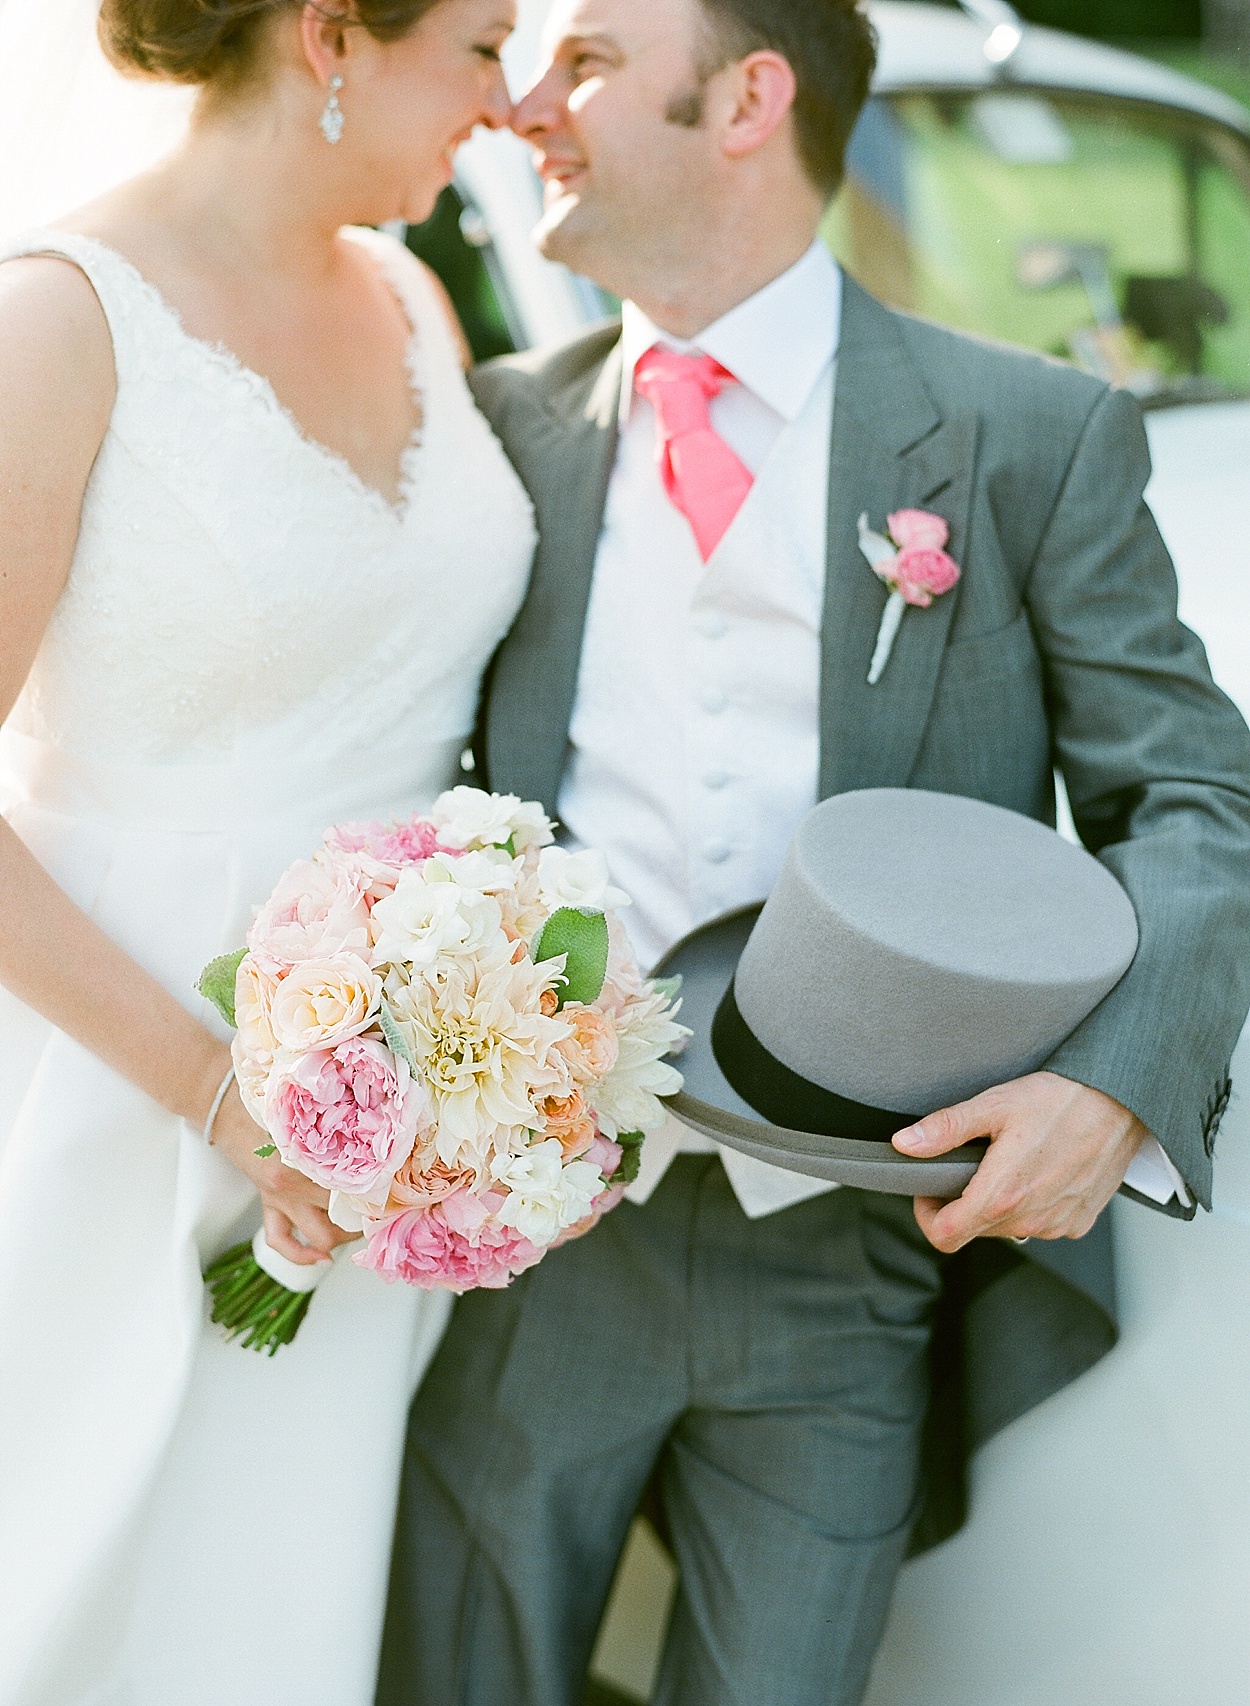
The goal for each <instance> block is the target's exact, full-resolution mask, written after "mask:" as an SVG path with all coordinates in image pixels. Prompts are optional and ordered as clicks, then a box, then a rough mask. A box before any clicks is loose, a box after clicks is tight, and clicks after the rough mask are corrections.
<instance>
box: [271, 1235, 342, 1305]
mask: <svg viewBox="0 0 1250 1706" xmlns="http://www.w3.org/2000/svg"><path fill="white" fill-rule="evenodd" d="M252 1255H253V1256H254V1257H255V1258H256V1266H257V1267H258V1268H261V1269H263V1270H264V1272H265V1273H267V1274H268V1275H269V1277H270V1279H271V1280H277V1282H278V1284H279V1285H281V1286H285V1287H286V1289H287V1290H288V1291H297V1292H299V1293H300V1295H301V1296H303V1295H304V1294H305V1293H307V1292H310V1291H316V1289H317V1287H318V1286H319V1285H320V1284H321V1282H322V1280H323V1279H324V1278H325V1277H326V1275H327V1274H328V1273H329V1272H330V1269H331V1268H332V1267H333V1266H334V1264H333V1262H318V1263H317V1265H316V1266H315V1267H309V1268H305V1267H301V1266H300V1265H299V1263H298V1262H289V1261H288V1260H287V1258H286V1257H285V1256H280V1255H279V1254H278V1252H277V1251H276V1250H271V1249H270V1248H269V1245H268V1244H267V1243H266V1241H265V1230H264V1228H263V1227H262V1228H261V1230H260V1231H259V1232H258V1233H257V1234H256V1236H255V1238H253V1239H252Z"/></svg>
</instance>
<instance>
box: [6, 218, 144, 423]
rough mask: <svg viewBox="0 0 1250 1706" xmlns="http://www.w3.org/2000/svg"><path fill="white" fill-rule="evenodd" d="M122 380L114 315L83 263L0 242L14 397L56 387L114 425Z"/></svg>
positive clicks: (11, 393) (8, 371)
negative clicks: (115, 346) (111, 419)
mask: <svg viewBox="0 0 1250 1706" xmlns="http://www.w3.org/2000/svg"><path fill="white" fill-rule="evenodd" d="M48 241H49V243H52V242H53V241H54V236H53V234H52V233H49V235H48ZM116 383H117V382H116V374H115V371H114V363H113V340H112V333H111V331H110V328H109V322H108V318H107V315H106V313H105V310H104V307H103V305H102V304H101V301H100V298H99V296H98V295H97V294H96V290H95V287H94V285H93V284H92V282H91V280H90V278H89V277H88V276H87V274H86V273H85V272H84V271H83V269H82V268H81V266H79V265H78V264H77V263H76V261H75V260H74V259H73V258H72V257H71V256H70V255H68V254H65V253H62V252H59V249H57V248H53V249H41V248H39V247H37V246H35V247H24V248H20V249H18V250H17V251H16V252H8V251H6V250H5V249H2V248H0V386H2V387H3V390H4V392H5V393H7V395H8V397H9V398H10V399H12V398H14V397H15V396H20V395H22V394H23V393H30V394H32V395H34V394H38V393H39V392H45V391H47V390H49V389H51V390H52V391H54V392H55V393H56V394H57V395H59V396H63V397H64V398H65V399H66V400H67V401H72V402H73V404H74V405H75V407H76V408H78V409H83V408H86V409H87V411H88V417H89V418H91V417H96V416H98V417H99V418H100V419H101V420H102V422H103V424H104V425H107V421H108V415H109V411H110V410H111V408H112V405H113V399H114V395H115V392H116ZM93 405H94V407H93ZM101 430H103V428H102V429H101Z"/></svg>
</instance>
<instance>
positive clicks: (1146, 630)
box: [472, 279, 1250, 1542]
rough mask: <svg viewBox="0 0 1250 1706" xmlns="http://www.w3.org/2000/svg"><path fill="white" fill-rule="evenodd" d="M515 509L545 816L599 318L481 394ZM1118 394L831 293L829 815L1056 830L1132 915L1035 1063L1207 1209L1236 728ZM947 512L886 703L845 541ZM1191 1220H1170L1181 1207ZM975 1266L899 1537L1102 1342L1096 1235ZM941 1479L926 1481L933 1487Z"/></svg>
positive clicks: (571, 661) (601, 409) (573, 651)
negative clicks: (1105, 970) (982, 815)
mask: <svg viewBox="0 0 1250 1706" xmlns="http://www.w3.org/2000/svg"><path fill="white" fill-rule="evenodd" d="M472 383H473V387H474V391H475V393H476V395H477V398H478V401H479V403H480V404H481V406H482V408H483V409H484V411H485V412H486V414H487V415H488V417H489V418H490V420H491V421H492V423H493V425H494V427H495V430H496V431H497V433H498V434H499V436H500V438H501V439H502V440H503V443H504V445H505V448H506V449H507V450H508V452H509V454H510V456H511V458H512V460H513V462H514V463H515V465H516V467H517V469H518V471H519V473H520V475H521V477H522V479H523V480H524V481H525V483H526V485H527V486H528V488H529V490H530V492H531V494H532V495H533V498H534V501H535V504H536V507H537V510H538V518H539V526H540V531H541V540H542V542H541V545H540V548H539V553H538V557H537V560H536V563H535V568H534V574H533V580H532V583H531V586H530V591H529V595H528V598H527V600H526V603H525V605H524V607H523V609H522V611H521V613H520V615H519V616H518V618H517V621H516V623H515V625H514V627H513V629H512V632H511V633H510V634H509V636H508V638H507V639H506V640H505V641H504V643H503V645H502V647H501V648H500V651H499V653H498V655H497V657H496V659H495V662H494V665H493V666H492V669H491V672H490V675H489V676H488V679H487V682H486V684H485V688H484V694H483V704H482V716H481V720H480V726H479V742H478V752H479V763H480V765H481V767H482V769H483V772H484V775H485V777H486V779H487V780H488V781H489V784H490V786H491V787H493V788H496V789H501V790H507V791H509V792H513V793H517V794H520V795H521V796H522V797H524V798H530V799H541V800H542V801H544V802H545V804H546V805H547V807H548V809H550V810H553V811H554V808H555V805H556V798H557V794H558V790H559V785H560V780H561V776H562V773H563V770H564V766H565V762H566V756H567V750H568V730H569V723H570V719H571V715H572V708H573V698H574V693H575V689H576V682H577V671H578V663H579V655H580V649H581V638H582V632H583V628H584V625H585V618H586V609H587V603H588V599H589V595H590V585H591V578H592V571H593V567H594V559H595V552H596V547H597V542H598V537H599V533H600V528H601V522H602V516H603V510H604V503H605V499H606V492H607V483H608V478H609V475H610V473H611V470H612V466H613V463H614V459H615V452H616V441H617V420H618V402H619V395H620V385H621V360H620V351H619V328H617V327H616V326H609V327H605V328H603V329H600V330H598V331H595V332H592V333H590V334H588V335H586V336H585V337H583V338H580V339H579V340H577V341H576V342H574V343H572V344H570V345H567V346H565V347H563V348H561V349H557V350H555V351H554V352H550V351H549V352H538V353H537V354H529V355H524V356H518V357H510V358H507V359H505V360H503V361H501V362H496V363H493V364H491V365H490V366H488V367H485V368H482V369H480V370H479V371H478V372H477V373H476V374H475V375H474V376H473V381H472ZM1149 471H1150V467H1149V452H1148V449H1147V444H1146V438H1145V433H1144V430H1143V427H1142V420H1141V414H1140V411H1139V409H1138V406H1137V404H1136V403H1135V402H1134V400H1133V399H1132V398H1131V397H1129V396H1128V395H1126V394H1125V393H1122V392H1115V391H1109V390H1108V389H1107V388H1106V387H1105V386H1103V385H1101V384H1099V383H1098V382H1097V381H1095V380H1093V379H1090V378H1087V377H1086V376H1084V375H1082V374H1080V373H1077V372H1074V371H1073V370H1072V369H1070V368H1067V367H1064V366H1061V365H1059V364H1058V363H1053V362H1048V361H1044V360H1042V359H1040V358H1037V357H1032V356H1029V355H1025V354H1021V353H1018V352H1016V351H1012V350H1007V349H1003V348H998V347H993V346H989V345H986V344H983V343H978V342H975V341H973V340H971V339H968V338H964V337H960V336H957V335H955V334H953V333H950V332H946V331H943V330H940V329H939V328H937V327H935V326H932V325H929V324H926V323H923V322H920V321H916V320H913V319H910V318H907V317H905V316H903V315H899V314H895V313H893V312H891V311H889V310H887V309H885V308H883V307H882V306H881V305H880V304H879V303H877V302H876V301H874V300H873V299H872V298H871V297H870V296H868V295H866V294H865V293H864V292H863V291H862V290H861V289H860V288H859V287H858V286H857V285H855V284H854V283H853V282H852V281H851V280H849V279H848V280H847V289H846V294H845V304H844V310H843V326H842V339H841V350H840V355H839V366H838V383H837V401H836V407H835V411H834V422H833V448H832V465H831V471H830V480H829V558H828V576H827V587H826V595H825V614H824V627H823V632H824V663H823V683H822V710H821V736H822V758H821V778H820V786H821V794H822V797H827V796H829V795H831V794H836V793H840V792H843V791H845V790H848V789H853V788H869V787H922V788H930V789H934V790H938V791H942V792H946V793H954V794H964V795H969V796H973V797H975V798H979V799H983V800H988V801H991V802H993V803H994V804H997V805H1001V806H1006V807H1009V808H1010V809H1012V810H1014V811H1019V812H1023V813H1025V814H1027V815H1028V816H1031V817H1035V818H1038V819H1041V820H1042V821H1044V822H1047V823H1051V824H1053V823H1054V821H1055V791H1054V770H1055V768H1056V767H1058V769H1059V770H1060V771H1061V772H1062V774H1063V777H1064V780H1065V782H1066V785H1067V790H1068V795H1069V798H1070V801H1071V805H1072V812H1073V816H1074V818H1075V821H1076V825H1077V829H1078V831H1079V833H1080V835H1081V837H1082V839H1083V841H1084V842H1085V844H1086V846H1087V847H1089V848H1090V849H1091V850H1092V851H1093V852H1094V853H1096V854H1097V855H1098V857H1099V858H1101V859H1102V860H1103V861H1104V863H1105V864H1106V865H1107V866H1108V867H1109V869H1110V870H1112V871H1113V872H1114V873H1115V875H1116V876H1117V877H1118V878H1119V880H1120V882H1121V883H1122V884H1123V886H1124V888H1125V889H1126V890H1127V892H1128V894H1129V896H1130V897H1131V899H1132V901H1133V904H1134V906H1135V908H1136V910H1137V915H1138V920H1139V924H1140V929H1141V945H1140V948H1139V950H1138V954H1137V958H1136V960H1135V961H1134V964H1133V966H1132V968H1131V970H1130V971H1129V973H1128V975H1127V976H1126V977H1125V979H1124V980H1123V982H1122V983H1121V984H1120V985H1119V987H1118V988H1117V989H1116V990H1115V991H1113V993H1112V994H1111V995H1110V996H1108V997H1107V999H1106V1000H1105V1001H1104V1002H1103V1003H1102V1005H1101V1006H1100V1007H1099V1008H1097V1010H1096V1011H1095V1012H1094V1013H1093V1014H1092V1015H1091V1016H1090V1017H1089V1018H1088V1019H1087V1020H1086V1021H1085V1023H1084V1024H1083V1025H1082V1026H1081V1027H1080V1029H1079V1030H1078V1031H1077V1032H1076V1033H1075V1035H1074V1036H1072V1037H1071V1038H1070V1039H1069V1040H1068V1041H1067V1042H1066V1043H1065V1044H1064V1045H1063V1046H1062V1047H1061V1048H1060V1049H1059V1050H1058V1051H1057V1052H1056V1054H1055V1055H1054V1057H1053V1058H1052V1060H1051V1061H1050V1062H1049V1065H1050V1066H1051V1067H1052V1068H1053V1069H1054V1070H1055V1071H1056V1072H1060V1073H1063V1074H1064V1075H1066V1076H1067V1077H1070V1078H1073V1079H1076V1080H1078V1081H1079V1082H1081V1083H1085V1084H1089V1085H1092V1086H1094V1087H1095V1088H1097V1089H1100V1090H1103V1091H1105V1092H1106V1093H1107V1094H1109V1095H1111V1096H1114V1097H1115V1098H1116V1099H1117V1100H1118V1101H1120V1102H1122V1103H1124V1104H1125V1105H1126V1106H1127V1107H1129V1108H1131V1109H1132V1110H1133V1111H1134V1112H1135V1113H1136V1114H1137V1115H1138V1116H1139V1117H1140V1118H1141V1119H1142V1120H1143V1121H1144V1122H1145V1124H1146V1125H1147V1126H1149V1127H1150V1129H1151V1130H1152V1131H1153V1132H1155V1133H1156V1134H1157V1135H1158V1137H1159V1138H1160V1140H1161V1141H1162V1143H1163V1145H1164V1147H1165V1148H1166V1149H1167V1151H1168V1153H1169V1154H1170V1155H1171V1157H1172V1159H1173V1160H1174V1162H1175V1163H1176V1165H1177V1167H1178V1168H1179V1169H1180V1172H1181V1173H1182V1175H1183V1176H1184V1178H1185V1179H1186V1180H1187V1182H1188V1184H1189V1186H1190V1190H1191V1192H1192V1194H1193V1195H1194V1196H1195V1197H1196V1198H1197V1199H1198V1201H1200V1202H1201V1203H1203V1204H1204V1205H1205V1206H1206V1207H1210V1200H1211V1177H1212V1154H1213V1150H1214V1141H1215V1134H1216V1131H1217V1129H1218V1126H1219V1122H1220V1118H1221V1115H1222V1114H1223V1111H1224V1108H1225V1106H1226V1104H1227V1101H1228V1094H1229V1079H1228V1065H1229V1060H1230V1057H1231V1054H1232V1050H1233V1046H1234V1044H1235V1042H1236V1040H1237V1036H1238V1034H1239V1032H1240V1030H1241V1026H1242V1024H1243V1022H1244V1020H1245V1017H1246V1011H1247V1007H1248V1006H1250V953H1248V952H1247V945H1248V944H1250V733H1248V732H1247V729H1246V727H1245V724H1244V723H1243V722H1242V719H1241V717H1240V716H1239V714H1238V712H1237V711H1236V709H1235V708H1234V707H1233V705H1232V704H1231V703H1230V702H1229V701H1228V700H1227V699H1226V698H1225V697H1224V695H1223V694H1222V693H1221V692H1220V691H1219V690H1218V689H1217V688H1216V686H1215V685H1214V683H1213V682H1212V680H1211V675H1210V672H1209V669H1208V667H1207V662H1206V657H1205V654H1204V651H1203V648H1202V645H1201V643H1200V642H1199V641H1198V639H1197V638H1196V637H1195V636H1194V635H1193V634H1192V633H1190V632H1189V630H1188V629H1186V628H1184V627H1183V626H1182V625H1181V623H1180V621H1179V620H1178V618H1177V613H1176V601H1177V588H1176V578H1175V574H1174V571H1173V568H1172V564H1171V561H1170V559H1169V557H1168V553H1167V550H1166V547H1165V546H1164V544H1163V541H1162V539H1161V538H1160V536H1159V532H1158V529H1157V528H1156V526H1155V523H1154V520H1153V518H1152V517H1151V515H1150V512H1149V510H1148V509H1147V508H1146V506H1145V504H1144V502H1143V498H1142V494H1143V491H1144V489H1145V484H1146V481H1147V478H1148V476H1149ZM902 507H918V508H925V509H932V510H935V511H938V512H940V513H941V514H942V515H943V516H944V517H945V518H946V520H947V521H948V522H949V523H950V527H951V539H952V542H951V546H950V550H951V553H952V555H953V556H954V557H955V559H956V561H957V562H959V563H960V564H961V566H962V568H963V571H964V574H963V579H962V581H961V583H960V585H959V587H958V588H957V589H956V590H955V592H953V593H950V594H948V595H947V596H946V597H944V598H942V599H940V600H938V601H937V602H936V603H935V604H934V606H933V607H932V608H931V609H929V610H927V611H924V612H909V613H908V615H907V617H906V618H905V620H904V622H903V626H902V630H901V633H900V635H899V639H898V642H897V644H896V647H895V651H894V655H893V658H892V659H891V662H890V666H889V668H888V670H887V671H886V673H885V676H884V677H883V679H882V680H881V682H880V683H879V684H878V685H877V686H876V687H872V688H870V687H869V686H868V685H867V680H866V677H867V669H868V662H869V659H870V657H871V655H872V650H873V644H874V641H875V638H876V633H877V628H878V625H879V623H880V620H881V614H882V610H883V607H884V601H885V597H886V594H885V591H884V589H883V587H882V585H881V583H880V581H879V580H878V579H877V577H876V576H875V575H874V574H873V573H872V572H871V570H870V569H869V568H868V565H867V564H866V563H865V562H864V560H863V558H862V556H861V554H860V551H859V547H858V538H857V529H856V524H857V520H858V517H859V516H860V514H861V513H864V512H867V514H868V516H869V518H870V520H871V522H872V524H873V525H874V526H877V527H880V526H881V524H882V523H883V522H884V520H885V517H886V515H887V514H888V513H889V512H890V511H892V510H895V509H898V508H902ZM1192 1212H1193V1211H1192V1210H1191V1211H1190V1213H1192ZM1028 1257H1029V1259H1028V1260H1025V1259H1023V1258H1022V1257H1021V1256H1020V1255H1019V1253H1018V1252H1017V1251H1016V1250H1015V1248H1014V1247H1011V1246H1005V1245H1001V1244H996V1243H989V1244H986V1243H982V1244H979V1245H976V1246H973V1247H972V1249H971V1250H970V1251H968V1252H965V1253H964V1254H963V1257H962V1258H960V1259H957V1260H956V1261H955V1262H953V1263H952V1264H951V1266H950V1283H949V1286H948V1292H949V1308H948V1309H947V1311H946V1320H945V1322H942V1321H940V1322H939V1323H938V1333H937V1336H936V1341H935V1381H936V1384H935V1433H934V1438H933V1441H932V1445H933V1453H934V1454H935V1458H936V1460H941V1459H942V1458H943V1457H946V1458H948V1459H949V1461H947V1462H946V1463H945V1464H943V1463H942V1462H941V1461H936V1460H935V1461H934V1462H933V1463H932V1464H931V1468H932V1469H933V1474H934V1476H935V1477H936V1479H931V1486H930V1511H929V1513H928V1517H927V1519H926V1523H925V1524H924V1525H922V1531H921V1540H922V1542H923V1541H925V1540H930V1539H933V1538H937V1537H939V1536H940V1535H941V1534H942V1533H943V1532H949V1531H950V1529H951V1528H952V1526H957V1522H958V1519H959V1516H960V1514H961V1506H960V1498H961V1493H960V1485H961V1482H962V1465H963V1461H964V1458H965V1457H966V1455H967V1452H968V1451H969V1450H970V1449H971V1448H972V1447H973V1446H975V1444H977V1443H979V1441H980V1440H981V1439H983V1438H984V1437H986V1436H987V1435H988V1434H989V1433H992V1432H993V1431H995V1429H996V1428H997V1427H1000V1426H1002V1425H1003V1424H1004V1422H1006V1421H1008V1420H1010V1419H1012V1417H1013V1416H1015V1415H1018V1414H1020V1413H1021V1412H1022V1411H1023V1410H1025V1409H1027V1408H1028V1407H1029V1406H1030V1405H1031V1404H1032V1403H1035V1402H1037V1401H1038V1400H1039V1399H1040V1398H1042V1397H1045V1396H1046V1395H1047V1394H1048V1393H1049V1392H1050V1391H1053V1390H1055V1389H1057V1387H1058V1386H1060V1385H1062V1384H1063V1383H1064V1382H1065V1380H1067V1379H1071V1378H1073V1377H1074V1375H1075V1374H1077V1373H1079V1372H1081V1371H1082V1370H1083V1369H1084V1368H1086V1367H1088V1366H1089V1365H1090V1363H1091V1362H1093V1361H1094V1360H1096V1358H1097V1357H1098V1356H1100V1355H1101V1354H1103V1352H1104V1351H1105V1350H1106V1349H1107V1348H1108V1347H1109V1345H1110V1344H1111V1343H1112V1342H1113V1340H1114V1277H1113V1269H1112V1260H1111V1240H1110V1228H1109V1224H1108V1222H1107V1220H1106V1217H1104V1220H1103V1221H1102V1222H1100V1224H1099V1226H1098V1227H1097V1228H1095V1231H1094V1232H1093V1233H1091V1234H1090V1236H1089V1238H1087V1239H1084V1240H1081V1241H1080V1242H1079V1243H1075V1244H1069V1243H1060V1244H1048V1243H1038V1242H1036V1241H1035V1242H1034V1243H1033V1244H1031V1245H1030V1246H1029V1247H1028ZM944 1482H945V1483H946V1485H945V1490H943V1483H944Z"/></svg>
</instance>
